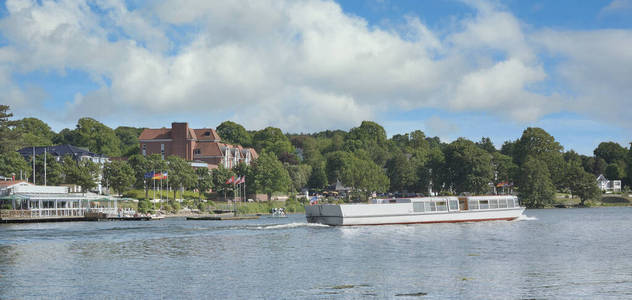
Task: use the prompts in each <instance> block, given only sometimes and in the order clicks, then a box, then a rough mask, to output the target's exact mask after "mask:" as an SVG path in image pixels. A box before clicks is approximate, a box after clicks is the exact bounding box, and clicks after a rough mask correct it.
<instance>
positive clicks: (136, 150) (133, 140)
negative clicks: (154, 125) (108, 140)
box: [114, 126, 144, 157]
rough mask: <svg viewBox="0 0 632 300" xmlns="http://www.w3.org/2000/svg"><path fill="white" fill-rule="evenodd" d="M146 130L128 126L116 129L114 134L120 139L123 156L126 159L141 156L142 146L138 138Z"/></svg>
mask: <svg viewBox="0 0 632 300" xmlns="http://www.w3.org/2000/svg"><path fill="white" fill-rule="evenodd" d="M143 129H144V128H135V127H127V126H119V127H117V128H116V129H114V134H116V137H118V139H119V141H120V142H121V143H120V146H121V148H120V149H121V151H120V152H121V155H123V156H124V157H130V156H132V155H134V154H140V146H139V144H138V137H139V136H140V134H141V132H143Z"/></svg>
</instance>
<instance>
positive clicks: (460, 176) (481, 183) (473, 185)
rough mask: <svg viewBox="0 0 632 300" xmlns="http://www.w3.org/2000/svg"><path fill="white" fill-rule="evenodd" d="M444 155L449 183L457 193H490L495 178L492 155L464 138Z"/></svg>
mask: <svg viewBox="0 0 632 300" xmlns="http://www.w3.org/2000/svg"><path fill="white" fill-rule="evenodd" d="M444 153H445V162H446V163H445V168H446V171H447V182H448V183H449V184H450V185H451V186H453V187H454V189H455V191H456V192H457V193H463V192H473V193H476V194H482V193H485V192H487V191H488V189H489V186H488V184H489V183H490V182H492V180H493V178H494V177H493V176H494V173H493V170H492V162H491V159H492V156H491V154H489V153H488V152H487V151H485V150H483V149H481V148H479V147H478V146H476V144H474V143H473V142H471V141H469V140H466V139H463V138H459V139H457V140H456V141H454V142H452V143H451V144H450V145H448V147H446V149H445V151H444Z"/></svg>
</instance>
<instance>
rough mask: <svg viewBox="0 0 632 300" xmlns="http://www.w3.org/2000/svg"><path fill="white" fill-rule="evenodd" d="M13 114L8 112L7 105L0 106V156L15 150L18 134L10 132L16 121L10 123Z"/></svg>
mask: <svg viewBox="0 0 632 300" xmlns="http://www.w3.org/2000/svg"><path fill="white" fill-rule="evenodd" d="M11 117H13V113H11V112H9V106H8V105H2V104H0V154H3V153H8V152H11V151H15V150H17V147H18V145H17V143H18V136H19V135H18V133H17V131H15V130H12V128H13V127H15V126H16V125H17V124H18V121H11V120H9V118H11Z"/></svg>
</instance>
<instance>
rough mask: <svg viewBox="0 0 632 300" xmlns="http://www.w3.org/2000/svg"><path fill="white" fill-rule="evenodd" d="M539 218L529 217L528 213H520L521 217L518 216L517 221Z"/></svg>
mask: <svg viewBox="0 0 632 300" xmlns="http://www.w3.org/2000/svg"><path fill="white" fill-rule="evenodd" d="M537 220H538V218H536V217H529V216H527V215H520V217H518V218H517V219H516V221H537Z"/></svg>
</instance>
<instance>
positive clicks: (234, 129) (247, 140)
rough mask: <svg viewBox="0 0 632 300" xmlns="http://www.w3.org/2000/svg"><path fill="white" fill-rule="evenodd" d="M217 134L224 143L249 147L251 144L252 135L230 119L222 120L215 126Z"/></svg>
mask: <svg viewBox="0 0 632 300" xmlns="http://www.w3.org/2000/svg"><path fill="white" fill-rule="evenodd" d="M217 134H219V136H220V137H221V138H222V141H224V142H226V143H233V144H238V145H242V146H244V147H249V146H250V145H251V144H252V137H251V136H250V134H249V133H248V131H246V129H245V128H244V127H243V126H241V125H240V124H237V123H235V122H232V121H224V122H222V124H219V126H217Z"/></svg>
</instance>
